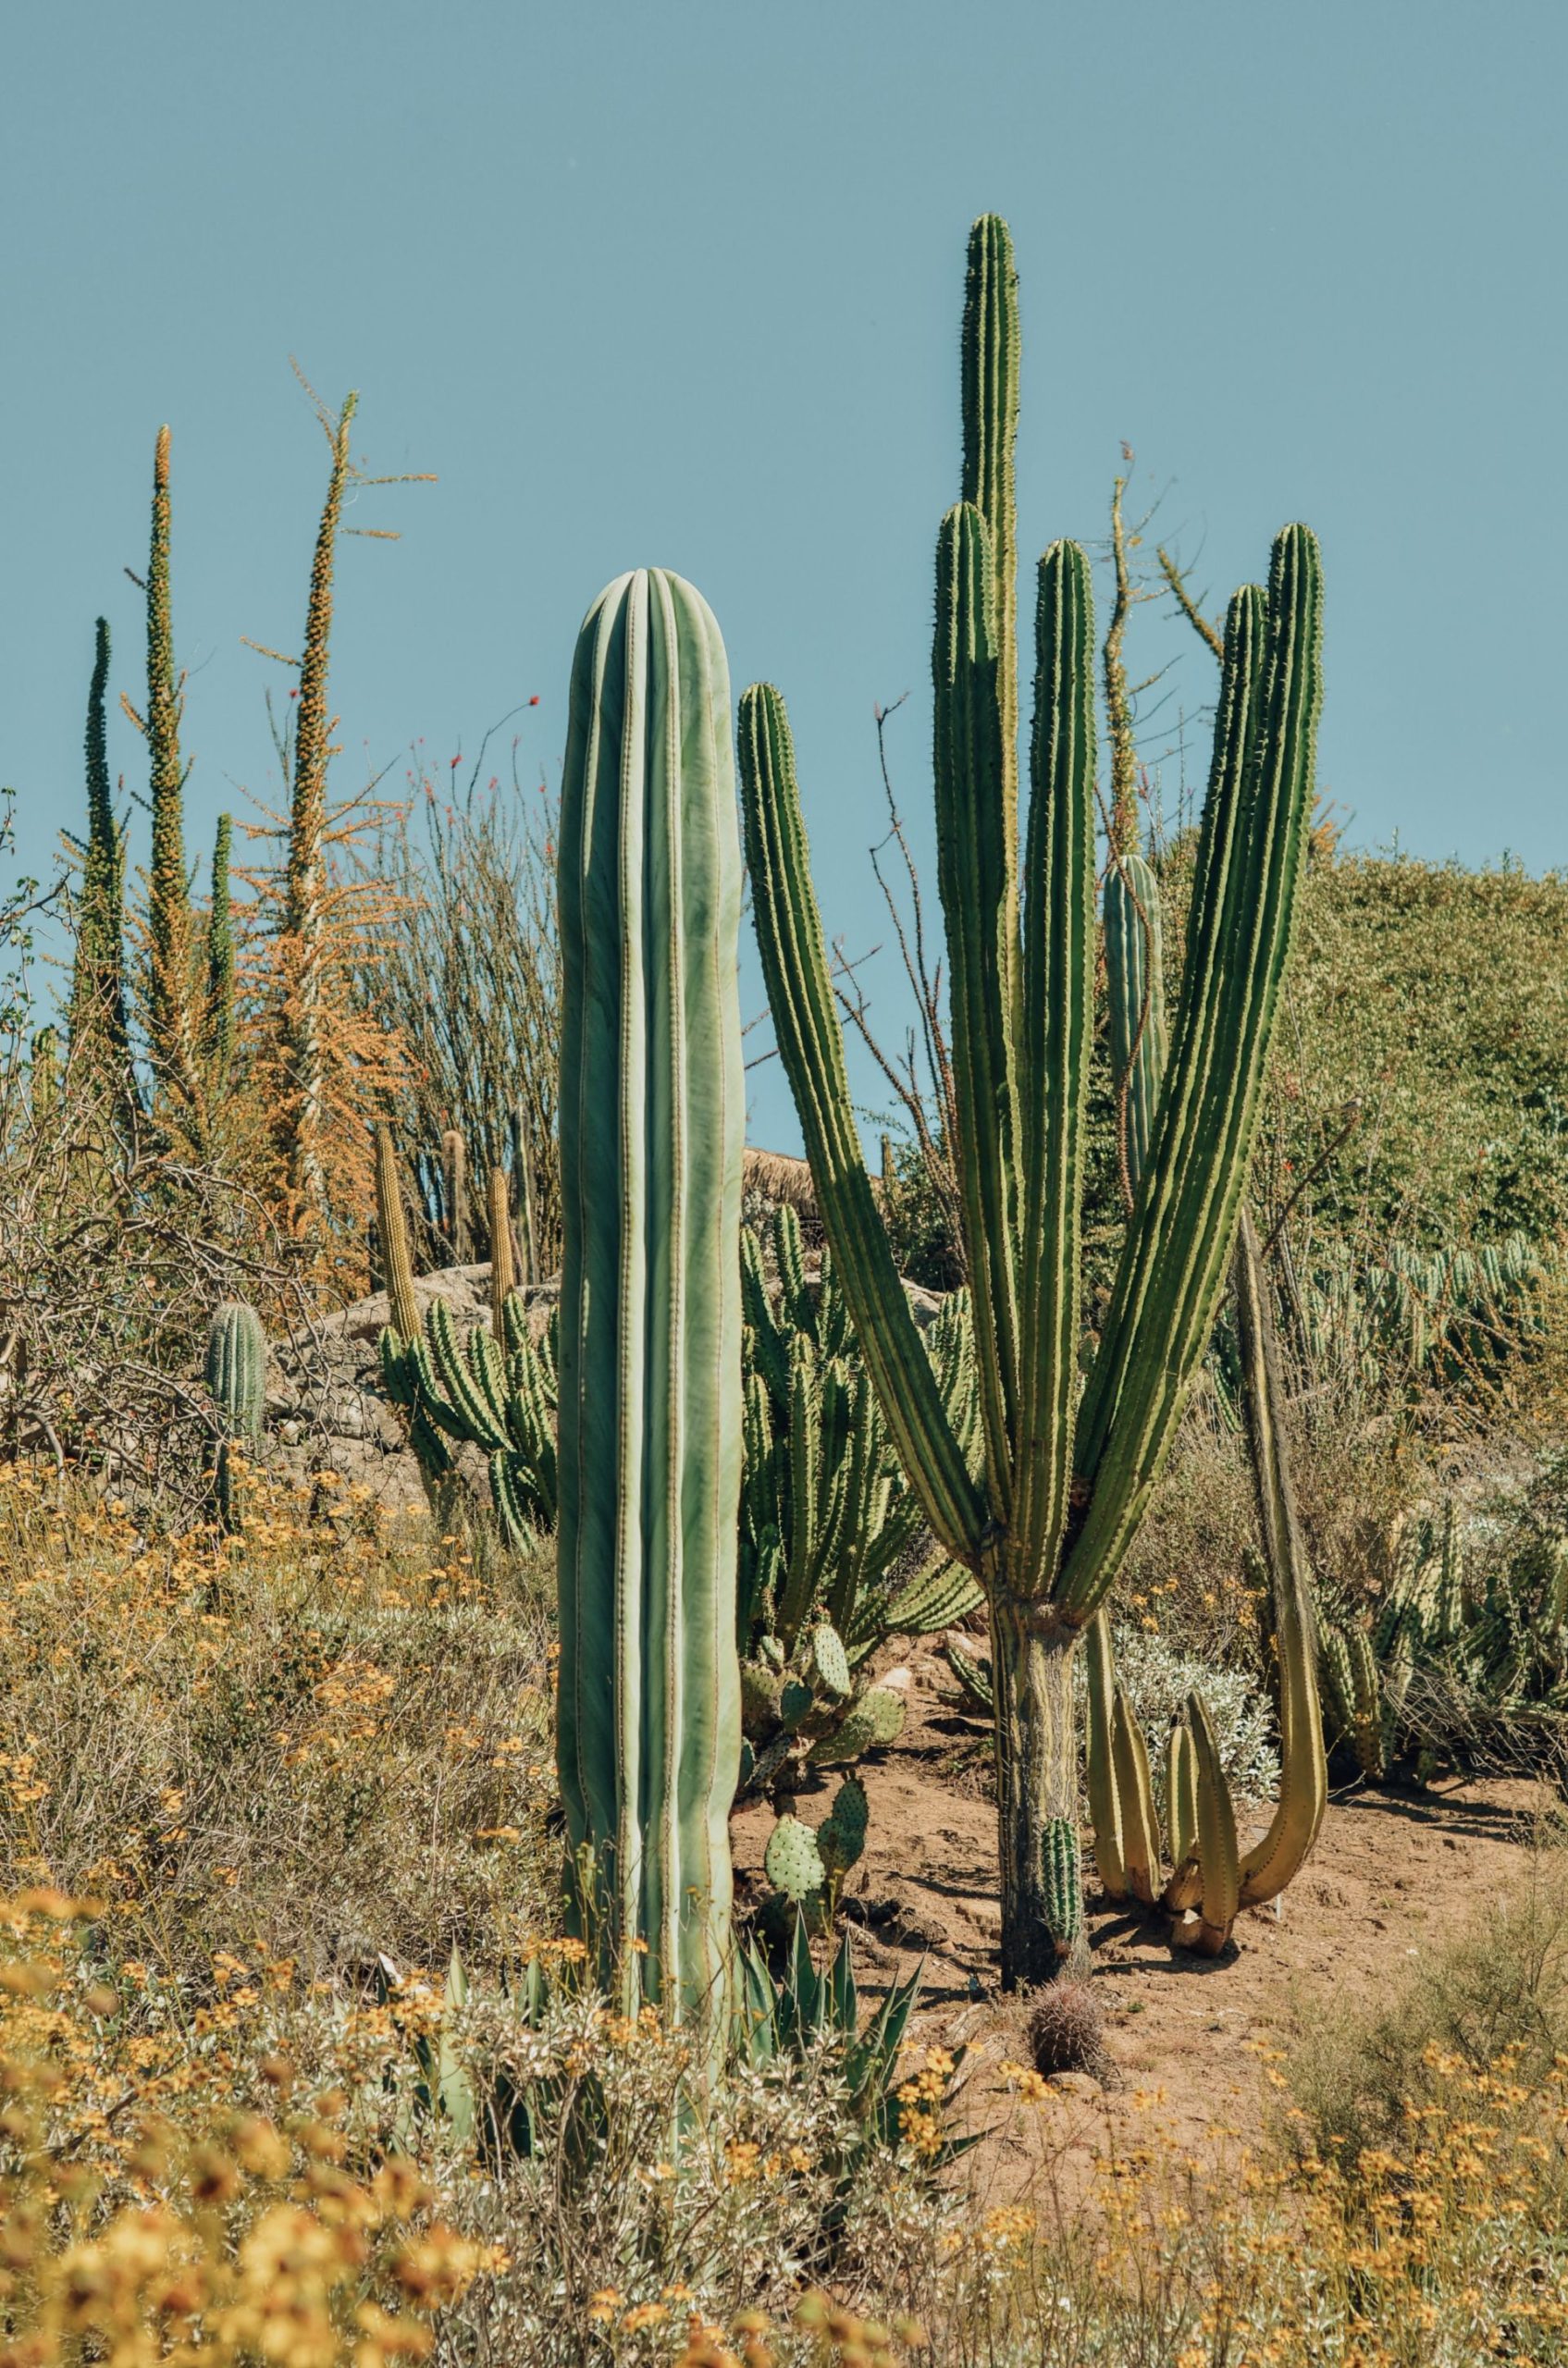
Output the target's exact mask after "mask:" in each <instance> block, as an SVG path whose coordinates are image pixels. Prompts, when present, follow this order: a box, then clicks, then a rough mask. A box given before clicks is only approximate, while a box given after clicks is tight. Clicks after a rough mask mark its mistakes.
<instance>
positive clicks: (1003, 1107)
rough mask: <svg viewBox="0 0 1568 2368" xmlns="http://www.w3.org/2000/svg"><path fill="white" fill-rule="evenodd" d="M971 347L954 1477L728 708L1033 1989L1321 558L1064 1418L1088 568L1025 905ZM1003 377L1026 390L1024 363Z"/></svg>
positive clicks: (792, 811)
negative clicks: (982, 1624)
mask: <svg viewBox="0 0 1568 2368" xmlns="http://www.w3.org/2000/svg"><path fill="white" fill-rule="evenodd" d="M1005 240H1006V234H1005V232H1004V231H1003V229H1002V228H1001V226H1000V225H998V224H995V223H994V222H991V221H987V222H982V223H981V224H978V225H977V226H976V229H975V232H974V234H973V237H972V239H971V241H970V273H971V290H972V288H973V284H974V279H975V275H976V274H977V273H979V274H981V275H982V276H983V274H984V272H985V271H986V269H987V268H988V259H989V258H995V257H997V256H1000V255H1002V254H1004V253H1006V244H1005ZM991 320H992V311H991V308H990V307H989V306H987V305H984V304H981V303H977V302H974V301H972V296H971V301H970V302H969V303H968V304H967V305H966V311H965V349H966V350H965V356H964V386H965V390H966V427H967V428H969V425H970V419H969V414H970V411H971V408H973V409H974V410H975V412H976V414H977V416H976V423H975V428H974V431H973V440H974V441H975V444H976V449H977V450H983V451H985V452H987V453H990V454H992V455H993V456H995V457H994V458H993V460H992V461H991V462H988V463H987V465H986V467H985V468H984V469H983V470H979V471H977V472H975V473H974V475H973V477H972V482H974V483H975V484H976V485H977V486H979V487H982V488H983V489H984V490H985V499H986V500H987V501H991V502H994V504H996V505H997V506H998V508H999V510H1000V512H1002V513H1003V515H1002V516H1001V517H1000V519H999V520H998V522H996V523H994V522H993V520H992V519H991V518H989V517H988V516H987V514H986V512H985V509H984V508H983V507H982V506H981V505H979V504H977V503H975V502H973V501H964V502H960V503H959V505H958V506H957V509H955V510H954V511H952V512H949V514H948V516H947V517H946V518H945V520H944V522H943V525H942V531H941V536H940V538H939V543H938V554H937V596H936V642H935V650H934V656H933V681H934V690H935V766H934V770H935V789H936V825H937V849H938V879H939V886H940V890H941V896H942V905H943V913H944V918H945V925H946V936H947V956H948V976H949V980H950V990H949V992H950V998H951V1006H952V1026H953V1072H954V1086H955V1101H956V1109H957V1126H956V1134H957V1140H956V1141H955V1143H954V1145H953V1151H954V1156H955V1163H956V1166H957V1176H958V1182H959V1198H960V1203H961V1213H962V1215H961V1222H962V1230H963V1237H964V1244H963V1246H964V1251H965V1253H966V1262H967V1269H968V1273H969V1282H970V1287H971V1290H972V1295H973V1312H974V1339H975V1353H976V1362H977V1366H978V1371H979V1379H980V1402H981V1414H982V1436H983V1454H982V1458H980V1459H979V1468H978V1469H977V1470H974V1471H971V1470H970V1468H969V1463H968V1462H967V1461H966V1458H965V1456H964V1453H963V1451H962V1449H961V1448H960V1446H959V1443H958V1441H957V1438H956V1437H955V1436H954V1434H953V1430H952V1426H951V1425H950V1423H949V1422H948V1419H947V1417H946V1414H945V1411H944V1409H943V1405H942V1402H941V1400H940V1397H939V1394H938V1392H937V1390H936V1388H935V1386H934V1382H933V1378H932V1369H931V1364H930V1361H929V1359H928V1358H927V1357H926V1356H925V1353H924V1351H923V1350H922V1349H921V1347H920V1339H919V1337H918V1335H917V1333H916V1330H915V1326H914V1321H913V1318H912V1317H911V1315H910V1314H909V1310H908V1307H907V1301H906V1300H905V1297H904V1293H903V1290H902V1288H901V1286H900V1284H899V1280H898V1277H897V1274H896V1272H895V1267H894V1262H893V1256H892V1252H891V1251H890V1249H889V1246H888V1241H887V1237H886V1235H885V1233H884V1231H883V1227H882V1224H881V1221H880V1217H879V1215H878V1211H877V1205H876V1197H875V1194H874V1192H873V1190H872V1187H871V1184H870V1178H869V1177H868V1175H867V1173H866V1168H865V1164H864V1160H863V1156H862V1153H861V1149H860V1143H859V1140H858V1132H857V1129H856V1126H855V1119H854V1115H853V1110H852V1107H851V1104H850V1100H849V1094H848V1088H847V1083H846V1073H845V1066H844V1050H843V1040H842V1033H841V1029H840V1023H839V1017H838V1012H837V1008H836V1005H835V1002H834V996H833V981H832V977H831V974H830V971H829V968H828V963H827V958H826V953H825V946H824V940H823V935H822V929H821V920H820V918H819V916H818V912H817V907H816V899H815V895H814V894H813V891H812V887H811V881H810V872H809V857H808V852H807V845H806V833H805V828H804V825H803V823H802V820H801V816H800V805H799V796H798V792H797V789H796V773H795V759H794V750H793V747H792V745H791V742H790V735H789V726H788V722H787V719H786V716H785V712H784V701H783V699H782V697H780V695H779V693H778V692H777V691H776V690H774V689H773V688H772V687H771V686H770V685H754V686H753V687H752V688H751V689H750V690H748V691H747V693H746V695H745V697H743V699H742V701H741V712H740V758H741V773H742V781H743V789H744V802H745V811H746V829H747V857H748V864H749V870H750V876H751V882H752V892H753V901H754V911H755V916H756V922H757V931H758V940H759V947H760V950H761V956H762V967H763V973H764V977H765V979H766V982H767V987H768V995H769V1002H770V1005H771V1006H772V1016H773V1021H774V1026H775V1029H776V1031H777V1035H778V1042H779V1050H780V1053H781V1055H782V1056H783V1059H784V1068H785V1071H786V1073H787V1075H788V1077H789V1080H790V1086H791V1089H792V1091H793V1093H794V1096H795V1102H796V1111H797V1113H798V1115H799V1118H800V1124H801V1130H802V1133H803V1135H804V1137H805V1141H806V1149H807V1153H808V1156H809V1161H810V1166H811V1175H812V1180H813V1183H814V1184H815V1187H816V1193H817V1203H818V1207H819V1209H820V1211H821V1218H822V1223H823V1227H824V1229H825V1231H826V1234H827V1238H828V1242H829V1245H830V1247H831V1249H832V1252H833V1263H834V1269H835V1272H836V1273H837V1275H838V1277H839V1279H840V1282H841V1284H842V1287H843V1289H844V1292H845V1296H846V1300H847V1301H848V1303H849V1307H850V1312H851V1314H852V1317H853V1320H854V1326H855V1331H856V1334H857V1337H858V1340H859V1343H860V1348H861V1352H862V1354H863V1356H864V1358H865V1362H866V1365H867V1369H868V1371H869V1372H870V1375H871V1379H872V1383H873V1386H874V1387H875V1388H876V1391H877V1394H878V1397H879V1399H880V1400H881V1401H882V1405H883V1412H884V1414H885V1416H886V1420H887V1425H888V1428H889V1430H890V1432H891V1433H892V1434H893V1437H894V1439H895V1445H896V1447H897V1449H898V1453H899V1456H900V1459H901V1461H902V1462H903V1463H904V1468H905V1470H906V1472H907V1475H908V1478H909V1480H910V1482H911V1484H912V1485H913V1486H914V1487H915V1488H916V1489H917V1491H918V1492H919V1495H920V1501H921V1504H922V1506H923V1508H924V1511H925V1514H926V1518H927V1520H928V1522H929V1523H931V1526H932V1532H933V1534H934V1535H935V1536H936V1537H937V1539H938V1540H939V1542H940V1543H941V1544H942V1545H943V1546H944V1547H945V1548H946V1550H947V1551H948V1552H949V1553H950V1554H951V1555H953V1556H954V1557H955V1559H957V1560H960V1561H962V1562H964V1563H965V1564H967V1565H968V1567H969V1569H971V1570H972V1571H973V1572H974V1573H976V1575H977V1576H978V1577H979V1578H980V1579H981V1581H982V1584H983V1585H984V1587H985V1589H986V1592H987V1595H988V1597H989V1600H990V1608H991V1626H992V1666H993V1671H994V1686H995V1699H996V1750H997V1802H998V1818H999V1825H1000V1856H1001V1866H1002V1973H1003V1979H1004V1980H1005V1981H1006V1983H1008V1984H1009V1985H1016V1984H1019V1983H1031V1982H1037V1981H1041V1980H1046V1979H1048V1978H1049V1977H1050V1976H1051V1974H1052V1973H1053V1972H1054V1970H1055V1969H1056V1964H1057V1958H1056V1947H1055V1943H1054V1942H1053V1941H1052V1938H1051V1931H1052V1926H1051V1920H1050V1919H1051V1915H1052V1913H1053V1909H1052V1904H1051V1902H1050V1901H1049V1900H1048V1899H1047V1897H1046V1894H1045V1889H1044V1881H1043V1861H1042V1851H1041V1836H1042V1834H1043V1832H1044V1831H1045V1828H1046V1825H1047V1821H1048V1820H1051V1819H1066V1818H1071V1817H1073V1816H1075V1815H1076V1813H1077V1800H1078V1751H1077V1735H1076V1730H1075V1723H1074V1713H1073V1696H1072V1654H1073V1650H1074V1648H1075V1647H1076V1644H1077V1642H1078V1639H1079V1638H1080V1635H1081V1634H1082V1633H1083V1630H1084V1629H1085V1627H1086V1626H1087V1624H1088V1623H1089V1622H1090V1621H1092V1620H1093V1616H1094V1614H1095V1612H1096V1611H1097V1610H1098V1609H1099V1608H1100V1606H1101V1604H1102V1603H1104V1601H1105V1597H1106V1595H1107V1593H1108V1591H1109V1589H1110V1588H1111V1586H1112V1585H1113V1584H1114V1582H1115V1580H1116V1577H1117V1573H1118V1572H1119V1570H1120V1568H1121V1566H1122V1563H1123V1562H1124V1560H1125V1559H1126V1556H1127V1553H1128V1550H1129V1548H1130V1545H1131V1543H1132V1540H1133V1537H1134V1536H1135V1535H1136V1532H1137V1528H1138V1524H1139V1522H1140V1520H1141V1519H1142V1513H1143V1511H1144V1508H1145V1506H1146V1504H1147V1502H1148V1499H1149V1495H1150V1491H1151V1490H1152V1488H1153V1486H1154V1481H1155V1479H1156V1477H1157V1475H1158V1474H1159V1471H1160V1469H1161V1466H1162V1464H1163V1463H1164V1461H1165V1458H1166V1455H1167V1451H1168V1449H1169V1446H1170V1442H1171V1439H1172V1437H1174V1434H1175V1430H1176V1426H1177V1424H1178V1422H1179V1417H1180V1414H1181V1411H1182V1407H1183V1405H1184V1403H1185V1401H1186V1398H1187V1393H1188V1390H1189V1388H1190V1386H1191V1379H1192V1376H1193V1374H1194V1372H1195V1370H1196V1367H1197V1364H1198V1361H1199V1359H1200V1357H1201V1355H1202V1353H1203V1351H1204V1344H1205V1342H1206V1340H1207V1338H1208V1335H1209V1332H1210V1329H1211V1327H1212V1325H1213V1321H1214V1316H1215V1313H1216V1306H1217V1302H1218V1298H1219V1293H1220V1291H1221V1289H1222V1288H1223V1285H1224V1281H1225V1277H1226V1271H1227V1266H1228V1261H1229V1256H1230V1250H1231V1244H1232V1241H1233V1240H1234V1236H1235V1228H1236V1222H1237V1215H1238V1212H1239V1209H1240V1205H1241V1192H1242V1189H1243V1186H1244V1183H1245V1178H1246V1173H1247V1166H1248V1162H1249V1159H1250V1155H1251V1151H1252V1143H1253V1132H1254V1129H1255V1125H1256V1118H1257V1110H1258V1103H1259V1096H1260V1092H1261V1088H1262V1079H1263V1073H1264V1065H1265V1061H1266V1055H1267V1052H1268V1046H1269V1042H1270V1039H1271V1036H1272V1032H1273V1026H1274V1018H1275V1011H1276V1007H1277V1004H1278V993H1279V981H1280V977H1281V973H1282V970H1283V967H1284V962H1285V958H1286V955H1287V952H1288V949H1289V945H1290V931H1291V922H1292V918H1293V913H1294V907H1295V901H1296V888H1297V882H1298V879H1299V876H1300V872H1301V869H1302V863H1303V854H1304V848H1305V840H1306V822H1307V813H1308V808H1309V806H1310V802H1311V796H1312V782H1313V762H1314V745H1315V725H1316V716H1317V706H1318V644H1319V611H1320V591H1319V582H1318V564H1317V552H1316V546H1315V543H1314V541H1313V538H1312V536H1310V535H1309V534H1308V533H1307V532H1306V530H1305V529H1304V528H1303V527H1300V526H1291V527H1287V528H1286V529H1285V531H1284V532H1283V533H1282V534H1281V535H1280V536H1279V537H1278V541H1277V543H1276V545H1275V549H1274V561H1273V572H1272V574H1271V578H1270V584H1269V589H1268V592H1267V594H1266V595H1265V594H1264V593H1263V592H1262V591H1259V590H1257V589H1256V588H1255V587H1249V588H1248V589H1245V590H1243V591H1241V592H1240V593H1238V594H1237V596H1236V598H1235V599H1234V600H1233V601H1232V603H1231V610H1230V615H1229V619H1228V630H1227V640H1226V665H1225V676H1224V682H1223V685H1222V688H1221V697H1220V709H1219V719H1218V724H1217V729H1216V746H1215V759H1214V765H1213V769H1212V771H1211V774H1210V781H1209V794H1208V799H1207V802H1206V805H1205V808H1204V821H1203V828H1202V833H1201V837H1200V843H1199V848H1198V855H1197V865H1196V872H1195V878H1194V890H1193V898H1192V907H1191V919H1190V924H1189V931H1188V945H1187V959H1186V963H1185V966H1184V971H1183V979H1182V993H1181V1001H1180V1005H1179V1010H1178V1012H1177V1014H1176V1018H1175V1025H1174V1028H1173V1030H1172V1046H1171V1053H1170V1056H1169V1059H1168V1062H1167V1067H1166V1074H1165V1080H1164V1085H1163V1089H1162V1092H1161V1094H1160V1099H1159V1104H1158V1107H1157V1110H1156V1112H1155V1114H1154V1122H1153V1129H1152V1134H1151V1140H1150V1143H1149V1148H1148V1169H1147V1173H1146V1175H1145V1177H1144V1178H1143V1184H1142V1191H1141V1193H1140V1195H1139V1199H1138V1203H1137V1205H1136V1207H1135V1209H1134V1210H1133V1212H1132V1215H1131V1217H1130V1222H1129V1226H1128V1231H1127V1237H1126V1241H1125V1245H1124V1249H1123V1252H1122V1257H1121V1263H1120V1266H1119V1270H1118V1273H1117V1281H1116V1287H1115V1289H1114V1291H1113V1294H1112V1299H1111V1303H1110V1307H1109V1311H1108V1313H1107V1315H1106V1318H1105V1326H1104V1328H1103V1331H1102V1335H1101V1338H1100V1342H1099V1346H1098V1350H1097V1352H1096V1354H1095V1357H1094V1362H1093V1368H1092V1370H1091V1372H1090V1374H1089V1377H1088V1381H1087V1384H1086V1386H1085V1387H1084V1388H1083V1389H1082V1393H1081V1397H1080V1351H1081V1334H1080V1314H1079V1303H1078V1302H1079V1258H1080V1223H1081V1210H1080V1203H1081V1194H1082V1186H1083V1169H1084V1153H1085V1132H1086V1107H1087V1094H1088V1080H1089V1064H1090V1057H1091V1051H1092V1045H1093V978H1094V930H1093V886H1094V870H1095V782H1094V713H1093V672H1094V663H1093V660H1094V653H1093V615H1092V607H1091V598H1090V587H1089V566H1088V561H1087V560H1086V559H1085V557H1084V554H1083V552H1082V551H1081V550H1080V549H1079V548H1078V547H1077V546H1076V545H1074V544H1070V543H1056V544H1054V545H1053V546H1052V547H1051V549H1049V550H1048V551H1047V552H1046V554H1045V556H1044V558H1043V560H1042V561H1041V563H1040V569H1039V577H1038V587H1037V605H1036V631H1035V647H1036V674H1035V711H1034V724H1033V734H1032V741H1031V784H1032V785H1031V799H1030V808H1029V816H1028V826H1027V833H1026V843H1025V849H1024V858H1023V877H1024V881H1025V883H1026V891H1025V894H1023V896H1022V898H1021V900H1020V896H1019V867H1018V861H1017V846H1016V837H1017V833H1016V828H1015V821H1014V814H1013V808H1012V805H1011V802H1010V799H1009V795H1008V768H1007V755H1008V745H1009V744H1008V732H1007V706H1006V667H1007V663H1008V654H1007V653H1006V652H1005V651H1004V650H1003V649H1002V648H1001V646H1000V644H999V640H998V634H997V618H998V616H999V615H1001V614H1003V613H1005V611H1006V598H1005V587H1004V586H1002V585H1001V583H1000V578H1001V577H1002V576H1003V575H1005V574H1006V573H1008V572H1009V567H1010V562H1009V559H1008V554H1009V553H1010V551H1011V549H1012V548H1013V541H1014V532H1013V525H1012V518H1011V506H1010V501H1009V500H1008V499H1007V487H1008V485H1009V484H1010V462H1009V466H1008V467H1007V468H1006V469H1004V467H1003V466H1002V464H1001V460H1000V455H1001V454H1002V453H1004V452H1006V453H1008V454H1009V455H1010V450H1011V439H1012V421H1013V407H1014V401H1015V388H1016V366H1015V367H1013V368H1009V369H1008V370H1006V371H1003V370H1000V369H996V368H992V367H991V366H990V364H989V356H990V355H991V354H992V352H993V351H994V333H993V331H992V329H991V328H990V327H988V326H985V325H988V324H989V323H990V322H991ZM982 328H983V338H982ZM977 340H979V341H980V342H979V343H978V344H977ZM971 346H975V347H976V350H975V351H970V348H971ZM1009 351H1011V353H1012V356H1013V359H1014V363H1015V365H1016V342H1015V344H1014V345H1013V347H1012V348H1010V349H1009ZM971 388H974V389H978V390H979V392H978V393H977V394H976V395H975V396H974V398H973V400H972V404H971V399H970V392H969V390H970V389H971ZM987 389H989V391H987ZM979 413H983V417H980V416H979ZM969 440H970V438H969V437H967V438H966V443H967V444H968V443H969ZM969 482H971V473H970V471H969V469H968V468H966V484H969ZM992 487H996V488H998V490H996V491H995V492H993V491H992V490H991V489H990V488H992ZM1020 901H1021V906H1022V910H1021V913H1020ZM1123 1846H1124V1849H1126V1848H1128V1847H1129V1846H1130V1837H1129V1836H1128V1835H1126V1834H1125V1833H1124V1835H1123Z"/></svg>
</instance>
